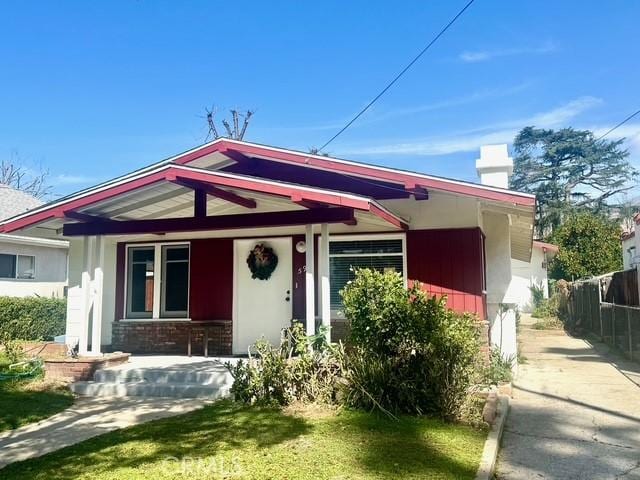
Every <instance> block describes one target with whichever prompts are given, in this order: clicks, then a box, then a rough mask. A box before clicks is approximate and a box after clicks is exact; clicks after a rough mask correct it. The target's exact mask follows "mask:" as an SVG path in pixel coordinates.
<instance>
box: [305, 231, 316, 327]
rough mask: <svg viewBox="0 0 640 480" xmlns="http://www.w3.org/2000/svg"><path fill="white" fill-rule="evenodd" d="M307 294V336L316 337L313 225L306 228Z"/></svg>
mask: <svg viewBox="0 0 640 480" xmlns="http://www.w3.org/2000/svg"><path fill="white" fill-rule="evenodd" d="M304 241H305V245H306V250H305V260H306V261H305V264H306V265H305V275H304V278H305V293H306V300H307V302H306V306H307V308H306V317H305V318H306V323H307V335H315V333H316V305H315V290H316V288H315V278H314V272H313V270H314V268H313V264H314V255H313V250H314V248H313V247H314V245H313V225H307V226H306V228H305V239H304Z"/></svg>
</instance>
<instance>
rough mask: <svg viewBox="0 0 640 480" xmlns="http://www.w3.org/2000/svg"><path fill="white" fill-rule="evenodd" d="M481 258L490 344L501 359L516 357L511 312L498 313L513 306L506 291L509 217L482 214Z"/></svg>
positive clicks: (508, 267)
mask: <svg viewBox="0 0 640 480" xmlns="http://www.w3.org/2000/svg"><path fill="white" fill-rule="evenodd" d="M482 223H483V225H484V232H485V235H486V239H485V254H486V256H487V314H488V320H489V325H490V332H491V344H492V345H494V346H496V347H498V348H500V350H501V352H502V354H503V356H504V357H505V358H513V360H514V362H515V360H516V357H517V352H518V345H517V340H516V316H515V312H514V310H513V309H510V310H507V311H501V309H500V305H501V304H510V303H517V298H516V297H514V296H512V292H510V290H509V287H510V285H511V282H512V275H511V238H510V233H509V217H508V216H507V215H504V214H497V213H490V212H485V213H484V214H483V218H482Z"/></svg>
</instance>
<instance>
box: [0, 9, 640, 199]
mask: <svg viewBox="0 0 640 480" xmlns="http://www.w3.org/2000/svg"><path fill="white" fill-rule="evenodd" d="M463 4H464V1H460V2H458V1H448V2H435V1H430V2H425V1H414V2H394V3H391V2H382V1H372V0H368V1H350V2H344V1H338V0H336V1H326V0H325V1H322V2H278V1H272V2H213V1H208V2H204V1H203V2H160V1H153V2H152V1H148V0H147V1H131V2H119V1H110V2H102V3H98V2H47V3H45V2H42V3H38V2H3V3H2V4H0V18H2V20H3V21H2V28H1V29H0V62H1V64H0V65H1V67H2V68H1V71H2V75H0V112H1V115H0V158H9V157H10V156H12V155H16V152H17V155H18V156H19V158H20V159H21V160H22V161H23V162H25V163H26V164H27V165H28V166H29V167H30V168H36V167H38V166H39V165H42V166H43V167H45V168H48V169H49V170H50V171H51V179H52V182H53V183H54V191H55V193H56V194H58V195H59V194H65V193H69V192H72V191H74V190H77V189H80V188H81V187H84V186H87V185H91V184H93V183H96V182H98V181H101V180H106V179H109V178H111V177H114V176H117V175H119V174H123V173H126V172H128V171H130V170H133V169H135V168H137V167H140V166H143V165H146V164H149V163H152V162H154V161H157V160H159V159H162V158H165V157H167V156H170V155H172V154H175V153H178V152H181V151H183V150H186V149H188V148H190V147H193V146H195V145H197V144H200V143H202V142H203V141H204V139H205V136H206V133H207V128H206V122H205V119H204V118H203V115H204V108H205V107H207V106H211V105H216V107H217V108H218V110H219V111H220V114H221V115H222V114H224V111H225V110H226V109H228V108H231V107H238V108H240V109H243V108H251V109H255V110H256V114H255V116H254V119H253V121H252V123H251V126H250V128H249V130H248V133H247V136H246V137H245V138H246V139H247V140H249V141H256V142H260V143H267V144H271V145H277V146H282V147H291V148H296V149H302V150H307V149H308V148H309V147H311V146H320V145H322V144H323V143H324V142H325V141H326V140H328V139H329V138H330V137H331V136H332V135H333V134H334V133H335V132H336V131H337V130H338V129H339V128H340V127H341V126H342V125H343V124H344V123H345V122H346V121H347V120H348V119H349V118H350V117H351V116H353V115H354V114H355V113H356V112H357V111H358V110H359V109H360V108H362V107H363V106H364V105H365V104H366V103H367V102H368V101H369V100H370V99H371V98H372V97H373V96H374V95H375V94H376V93H377V92H378V91H379V90H380V89H381V88H382V87H383V86H384V85H385V84H386V83H387V82H388V81H389V80H390V79H391V78H392V77H393V76H394V75H395V74H396V73H397V72H398V71H399V70H400V69H401V68H402V67H403V66H404V65H405V64H406V63H407V62H408V60H409V59H411V58H412V57H413V56H414V55H415V54H416V53H417V52H418V51H419V50H420V49H422V48H423V47H424V45H425V44H426V43H427V42H428V41H429V40H430V39H431V38H432V37H433V35H434V34H435V32H437V31H438V30H439V29H440V28H441V27H442V26H443V25H444V24H445V23H446V22H447V21H448V20H449V19H450V18H451V17H452V16H453V15H454V14H455V13H456V11H457V10H459V9H460V8H461V7H462V5H463ZM638 18H640V2H635V1H632V0H628V1H621V0H619V1H618V0H616V1H611V2H606V3H602V2H596V1H594V0H591V1H562V2H558V1H551V0H549V1H528V2H522V1H518V2H514V1H492V0H476V3H475V4H474V5H473V6H472V7H471V8H470V9H469V10H468V11H467V13H466V14H465V15H464V16H463V17H461V19H460V20H459V21H458V23H456V24H455V25H454V27H453V28H452V29H451V30H449V32H448V33H447V34H446V35H445V36H444V37H443V38H442V39H441V40H440V41H439V42H438V43H437V44H436V45H435V46H434V47H433V48H432V50H430V51H429V52H428V53H427V54H426V55H425V56H424V57H423V58H422V59H421V60H420V61H419V62H418V63H417V64H416V65H415V66H414V68H412V69H411V70H410V71H409V72H408V73H407V74H406V75H405V76H404V77H403V78H402V79H401V80H400V82H398V83H397V84H396V85H395V86H394V88H393V89H392V90H390V91H389V92H388V93H387V95H385V96H384V97H383V98H382V99H381V100H380V101H379V102H378V103H377V104H376V105H375V106H374V107H373V108H372V110H371V111H369V112H368V113H367V114H366V115H365V116H364V117H362V118H361V119H360V121H359V122H358V123H356V124H355V125H354V126H353V127H352V128H351V129H349V130H347V132H345V133H344V134H343V135H342V136H341V137H340V138H339V139H338V140H336V141H335V142H334V143H333V144H331V145H330V147H329V148H328V149H327V150H328V151H329V152H330V153H331V154H333V155H336V156H340V157H345V158H351V159H355V160H360V161H366V162H372V163H377V164H383V165H388V166H392V167H399V168H407V169H411V170H418V171H423V172H427V173H431V174H436V175H444V176H448V177H455V178H460V179H464V180H471V181H475V179H476V174H475V169H474V162H475V158H476V157H477V154H478V150H479V147H480V145H481V144H484V143H504V142H510V141H511V140H512V139H513V136H514V135H515V133H516V132H517V131H518V130H519V129H520V128H522V127H524V126H526V125H536V126H541V127H553V128H555V127H563V126H574V127H577V128H591V129H594V130H596V131H598V132H604V131H606V129H608V128H609V127H610V126H612V125H614V124H616V123H617V122H619V121H620V120H622V119H623V118H624V117H626V116H627V115H628V114H630V113H631V112H633V111H635V110H637V109H638V108H640V93H639V91H638V80H637V79H638V78H639V77H640V57H639V56H638V50H637V49H638V45H640V30H639V29H638ZM615 133H616V135H612V138H614V137H615V136H617V135H625V136H626V137H627V138H628V147H629V149H630V151H631V152H632V161H633V163H634V164H635V165H637V166H640V118H637V119H636V121H635V122H630V123H629V124H627V125H625V126H624V127H623V128H621V129H620V130H619V131H616V132H615Z"/></svg>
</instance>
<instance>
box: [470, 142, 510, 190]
mask: <svg viewBox="0 0 640 480" xmlns="http://www.w3.org/2000/svg"><path fill="white" fill-rule="evenodd" d="M476 170H477V171H478V176H479V177H480V183H481V184H483V185H489V186H491V187H499V188H509V177H511V174H512V173H513V159H512V158H511V157H510V156H509V152H508V151H507V144H506V143H503V144H501V145H483V146H481V147H480V158H478V159H477V160H476Z"/></svg>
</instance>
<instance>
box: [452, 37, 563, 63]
mask: <svg viewBox="0 0 640 480" xmlns="http://www.w3.org/2000/svg"><path fill="white" fill-rule="evenodd" d="M557 49H558V48H557V47H556V45H555V44H554V43H552V42H547V43H544V44H543V45H540V46H538V47H523V48H504V49H496V50H476V51H465V52H462V53H461V54H460V55H458V59H460V60H462V61H463V62H465V63H478V62H486V61H489V60H493V59H494V58H499V57H514V56H520V55H546V54H548V53H553V52H555V51H557Z"/></svg>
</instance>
